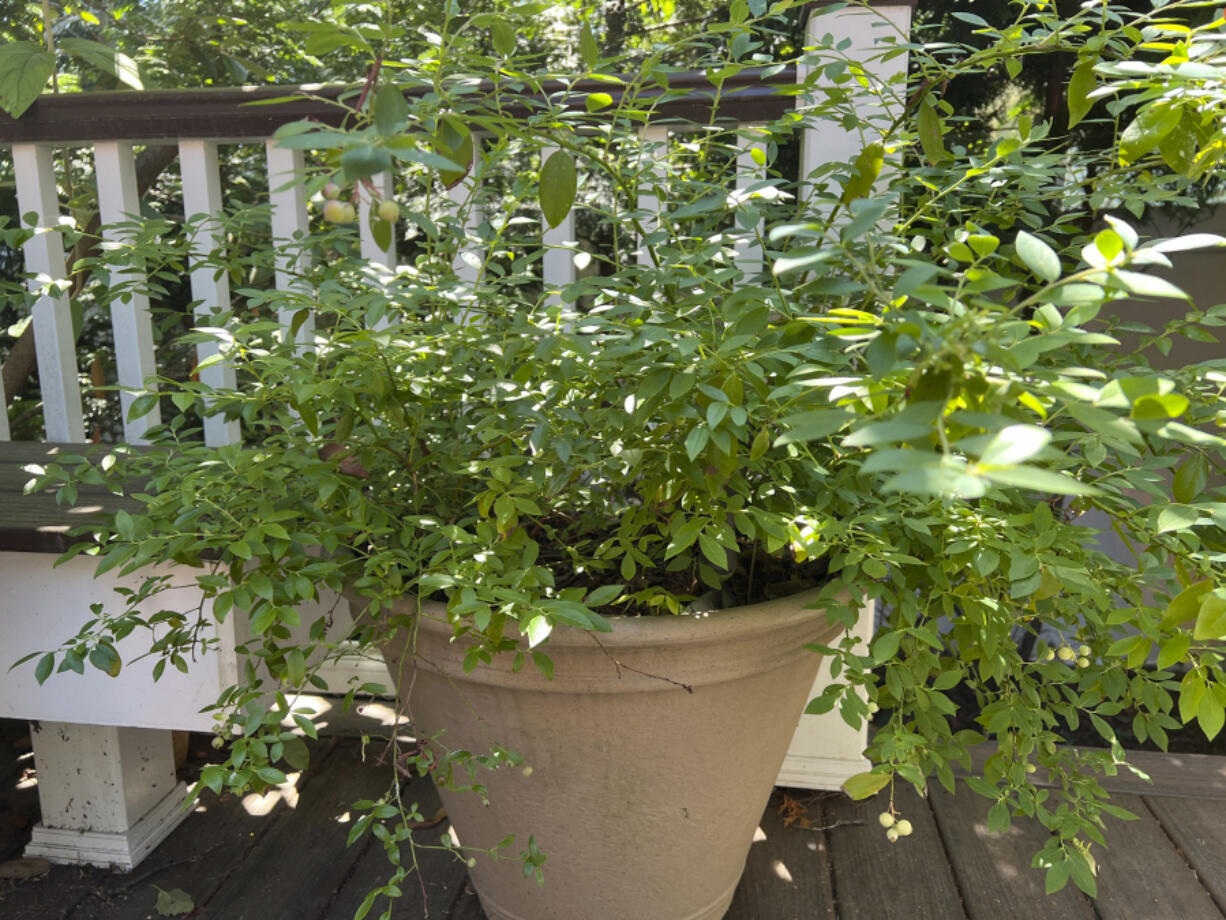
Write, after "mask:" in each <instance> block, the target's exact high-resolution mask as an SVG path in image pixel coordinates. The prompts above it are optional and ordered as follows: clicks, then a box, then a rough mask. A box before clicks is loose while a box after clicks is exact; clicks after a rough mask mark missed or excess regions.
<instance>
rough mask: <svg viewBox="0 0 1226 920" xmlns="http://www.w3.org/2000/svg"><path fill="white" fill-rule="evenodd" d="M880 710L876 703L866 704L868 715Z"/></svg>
mask: <svg viewBox="0 0 1226 920" xmlns="http://www.w3.org/2000/svg"><path fill="white" fill-rule="evenodd" d="M880 710H881V707H880V706H878V705H877V704H876V703H869V704H868V712H869V715H876V714H877V713H878V712H879V711H880Z"/></svg>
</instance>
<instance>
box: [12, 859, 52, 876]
mask: <svg viewBox="0 0 1226 920" xmlns="http://www.w3.org/2000/svg"><path fill="white" fill-rule="evenodd" d="M50 871H51V863H49V862H47V860H45V859H13V860H9V861H8V862H3V863H0V878H12V879H27V878H38V877H39V876H40V875H46V874H47V873H48V872H50Z"/></svg>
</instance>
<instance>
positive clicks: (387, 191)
mask: <svg viewBox="0 0 1226 920" xmlns="http://www.w3.org/2000/svg"><path fill="white" fill-rule="evenodd" d="M370 184H371V185H372V186H374V194H375V197H376V198H377V199H378V200H379V201H385V200H387V199H390V198H391V197H392V192H393V188H392V176H391V173H385V172H384V173H378V174H377V175H374V176H371V178H370ZM358 189H359V198H358V228H359V232H360V233H361V236H362V258H364V259H366V260H367V261H368V262H372V263H374V264H376V265H383V266H385V267H387V268H390V269H393V270H394V269H395V268H396V227H395V226H393V227H392V241H391V242H390V243H388V246H387V248H386V249H384V248H382V247H381V246H380V245H379V244H378V243H377V242H375V235H374V233H372V232H371V229H370V211H371V206H372V204H373V202H372V201H371V200H370V191H369V190H368V189H367V188H366V187H365V186H364V185H362V184H360V183H359V185H358Z"/></svg>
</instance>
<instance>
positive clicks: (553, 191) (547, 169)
mask: <svg viewBox="0 0 1226 920" xmlns="http://www.w3.org/2000/svg"><path fill="white" fill-rule="evenodd" d="M577 189H578V175H577V174H576V172H575V161H574V160H573V159H571V156H570V154H569V153H567V152H566V151H565V150H555V151H554V152H553V153H551V154H550V155H549V159H547V160H546V161H545V165H544V166H542V167H541V211H542V213H543V214H544V215H545V222H546V223H547V224H549V226H550V227H556V226H558V224H560V223H562V221H563V220H565V219H566V215H567V214H569V213H570V209H571V207H572V205H574V203H575V193H576V191H577Z"/></svg>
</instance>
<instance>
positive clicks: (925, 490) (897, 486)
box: [881, 463, 987, 498]
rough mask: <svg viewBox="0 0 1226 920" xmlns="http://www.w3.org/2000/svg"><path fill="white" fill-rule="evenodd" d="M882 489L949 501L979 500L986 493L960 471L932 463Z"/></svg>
mask: <svg viewBox="0 0 1226 920" xmlns="http://www.w3.org/2000/svg"><path fill="white" fill-rule="evenodd" d="M881 488H882V490H883V491H886V492H908V493H911V494H913V495H941V496H945V497H948V498H979V497H980V496H981V495H983V494H984V493H985V492H986V491H987V487H986V486H985V485H984V483H983V481H982V480H981V479H979V478H977V477H975V476H971V475H970V474H968V473H966V472H965V471H964V470H961V469H958V468H957V467H952V466H946V465H944V464H941V463H930V464H925V465H923V466H918V467H914V468H913V469H908V470H903V471H902V472H901V473H897V474H895V475H894V476H891V477H890V478H889V479H887V480H886V481H885V482H884V483H882V485H881Z"/></svg>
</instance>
